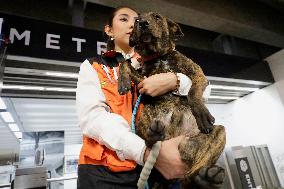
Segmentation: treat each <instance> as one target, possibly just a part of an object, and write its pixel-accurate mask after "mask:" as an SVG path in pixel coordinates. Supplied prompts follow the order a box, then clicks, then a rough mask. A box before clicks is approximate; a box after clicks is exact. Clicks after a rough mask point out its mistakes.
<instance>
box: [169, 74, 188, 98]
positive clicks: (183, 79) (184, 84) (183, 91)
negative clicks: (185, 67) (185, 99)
mask: <svg viewBox="0 0 284 189" xmlns="http://www.w3.org/2000/svg"><path fill="white" fill-rule="evenodd" d="M177 76H178V77H179V79H180V83H179V88H178V90H177V91H175V92H173V93H174V94H176V95H179V96H187V94H188V92H189V90H190V87H191V85H192V82H191V79H190V78H189V77H187V76H186V75H184V74H182V73H177Z"/></svg>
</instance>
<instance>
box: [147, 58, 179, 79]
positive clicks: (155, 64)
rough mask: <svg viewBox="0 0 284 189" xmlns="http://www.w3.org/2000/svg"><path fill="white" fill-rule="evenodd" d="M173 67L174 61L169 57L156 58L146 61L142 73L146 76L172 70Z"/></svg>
mask: <svg viewBox="0 0 284 189" xmlns="http://www.w3.org/2000/svg"><path fill="white" fill-rule="evenodd" d="M173 68H174V67H173V64H172V61H169V60H167V59H156V60H152V61H149V62H146V63H144V65H143V68H142V74H143V75H145V76H150V75H154V74H159V73H166V72H172V71H173Z"/></svg>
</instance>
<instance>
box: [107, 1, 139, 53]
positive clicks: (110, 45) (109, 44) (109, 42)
mask: <svg viewBox="0 0 284 189" xmlns="http://www.w3.org/2000/svg"><path fill="white" fill-rule="evenodd" d="M123 8H127V9H131V10H133V11H135V12H137V11H136V10H135V9H133V8H131V7H128V6H120V7H117V8H115V9H114V10H113V11H112V12H111V14H110V17H109V18H108V21H107V24H106V25H109V26H110V27H112V22H113V18H114V17H115V14H116V13H117V12H118V11H119V10H120V9H123ZM104 34H105V33H104ZM105 36H107V35H106V34H105ZM107 50H108V51H109V50H114V42H113V40H111V39H110V37H109V36H107Z"/></svg>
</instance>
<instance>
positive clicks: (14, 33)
mask: <svg viewBox="0 0 284 189" xmlns="http://www.w3.org/2000/svg"><path fill="white" fill-rule="evenodd" d="M15 36H16V38H17V39H18V40H21V39H23V38H25V45H27V46H28V45H30V37H31V31H29V30H25V31H24V33H22V34H21V35H20V34H19V33H18V31H17V30H16V29H15V28H11V29H10V41H11V43H14V37H15Z"/></svg>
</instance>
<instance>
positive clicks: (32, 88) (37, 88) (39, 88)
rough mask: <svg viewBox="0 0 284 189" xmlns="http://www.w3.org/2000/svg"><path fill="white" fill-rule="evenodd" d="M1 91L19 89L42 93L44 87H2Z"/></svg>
mask: <svg viewBox="0 0 284 189" xmlns="http://www.w3.org/2000/svg"><path fill="white" fill-rule="evenodd" d="M3 89H21V90H36V91H42V90H44V87H37V86H24V85H4V86H3Z"/></svg>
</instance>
